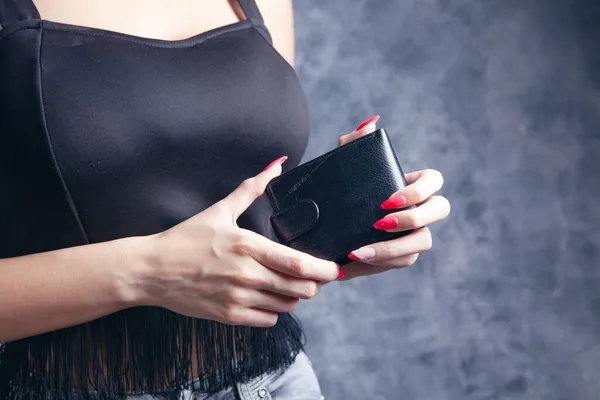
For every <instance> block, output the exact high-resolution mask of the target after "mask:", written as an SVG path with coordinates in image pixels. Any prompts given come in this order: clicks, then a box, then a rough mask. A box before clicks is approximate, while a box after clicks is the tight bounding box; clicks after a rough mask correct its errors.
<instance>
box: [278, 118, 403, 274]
mask: <svg viewBox="0 0 600 400" xmlns="http://www.w3.org/2000/svg"><path fill="white" fill-rule="evenodd" d="M404 186H406V179H405V178H404V173H403V172H402V168H401V167H400V163H399V162H398V159H397V158H396V154H395V152H394V149H393V148H392V145H391V143H390V140H389V138H388V135H387V133H386V132H385V130H383V129H379V130H377V131H375V132H372V133H370V134H367V135H365V136H362V137H360V138H358V139H355V140H353V141H352V142H349V143H346V144H344V145H342V146H340V147H338V148H335V149H333V150H331V151H329V152H327V153H325V154H323V155H321V156H319V157H317V158H315V159H314V160H311V161H308V162H306V163H304V164H302V165H299V166H297V167H295V168H293V169H291V170H289V171H287V172H285V173H283V174H281V175H280V176H278V177H275V178H273V179H272V180H271V181H270V182H269V183H268V185H267V188H266V193H267V197H268V199H269V202H270V203H271V207H272V208H273V212H274V213H273V215H272V216H271V218H270V221H271V225H272V227H273V230H274V232H275V235H276V236H277V239H278V241H279V243H281V244H284V245H286V246H289V247H292V248H294V249H296V250H299V251H303V252H305V253H309V254H311V255H313V256H315V257H319V258H322V259H326V260H330V261H335V262H336V263H338V264H339V265H345V264H347V263H349V262H351V261H352V260H351V259H350V258H348V253H349V252H350V251H352V250H355V249H358V248H359V247H361V246H364V245H367V244H370V243H376V242H380V241H383V240H390V239H393V238H397V237H400V236H404V235H407V234H408V233H410V232H411V231H402V232H386V231H382V230H379V229H376V228H374V227H373V224H374V223H375V221H377V220H379V219H381V218H383V217H385V216H386V215H387V214H389V213H390V212H393V211H397V210H383V209H382V208H381V207H380V205H381V203H382V202H384V201H385V200H387V199H388V198H389V196H390V195H391V194H392V193H394V192H395V191H397V190H398V189H401V188H403V187H404ZM413 207H414V206H411V207H406V208H413Z"/></svg>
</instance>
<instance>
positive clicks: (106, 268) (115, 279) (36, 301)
mask: <svg viewBox="0 0 600 400" xmlns="http://www.w3.org/2000/svg"><path fill="white" fill-rule="evenodd" d="M143 242H144V240H143V238H127V239H120V240H115V241H111V242H105V243H100V244H93V245H86V246H79V247H73V248H69V249H63V250H57V251H51V252H46V253H39V254H32V255H27V256H23V257H16V258H9V259H2V260H0V342H8V341H11V340H15V339H19V338H23V337H27V336H32V335H35V334H39V333H44V332H48V331H52V330H56V329H60V328H64V327H67V326H71V325H75V324H78V323H82V322H85V321H89V320H93V319H96V318H99V317H102V316H104V315H107V314H111V313H114V312H116V311H119V310H121V309H123V308H127V307H130V306H133V305H135V304H136V302H137V301H138V300H139V298H138V293H137V292H136V291H135V290H133V289H132V288H131V287H129V285H128V284H127V283H126V282H128V281H130V279H131V277H128V276H127V275H128V274H131V273H132V272H131V271H135V270H136V269H140V268H143V267H144V262H143V261H142V260H143V258H142V257H141V252H140V251H141V250H142V249H143V244H142V243H143Z"/></svg>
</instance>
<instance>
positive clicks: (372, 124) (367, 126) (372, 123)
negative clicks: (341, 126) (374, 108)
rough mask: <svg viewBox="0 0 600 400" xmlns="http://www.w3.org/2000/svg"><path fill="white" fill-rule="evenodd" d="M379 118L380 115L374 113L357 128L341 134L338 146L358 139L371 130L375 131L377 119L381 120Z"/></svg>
mask: <svg viewBox="0 0 600 400" xmlns="http://www.w3.org/2000/svg"><path fill="white" fill-rule="evenodd" d="M379 118H380V117H379V115H374V116H372V117H371V118H369V119H367V120H365V121H364V122H362V123H361V124H360V125H358V127H356V129H355V130H353V131H352V132H350V133H348V134H346V135H343V136H340V139H339V140H338V147H339V146H342V145H344V144H346V143H349V142H351V141H353V140H356V139H358V138H359V137H361V136H364V135H367V134H369V133H371V132H375V129H377V121H378V120H379Z"/></svg>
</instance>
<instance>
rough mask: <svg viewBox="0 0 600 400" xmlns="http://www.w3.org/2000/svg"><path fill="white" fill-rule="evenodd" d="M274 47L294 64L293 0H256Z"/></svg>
mask: <svg viewBox="0 0 600 400" xmlns="http://www.w3.org/2000/svg"><path fill="white" fill-rule="evenodd" d="M256 4H257V6H258V8H259V9H260V13H261V14H262V16H263V19H264V20H265V25H266V26H267V28H268V29H269V32H270V33H271V37H272V38H273V47H275V49H276V50H277V51H278V52H279V53H280V54H281V55H282V56H283V58H285V59H286V60H287V62H288V63H290V65H292V66H294V11H293V6H292V0H256Z"/></svg>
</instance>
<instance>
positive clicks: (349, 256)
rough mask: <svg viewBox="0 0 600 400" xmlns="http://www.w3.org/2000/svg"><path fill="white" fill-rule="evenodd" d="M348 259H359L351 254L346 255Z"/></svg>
mask: <svg viewBox="0 0 600 400" xmlns="http://www.w3.org/2000/svg"><path fill="white" fill-rule="evenodd" d="M348 258H349V259H351V260H354V261H360V258H358V257H356V256H355V255H354V254H352V253H348Z"/></svg>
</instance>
